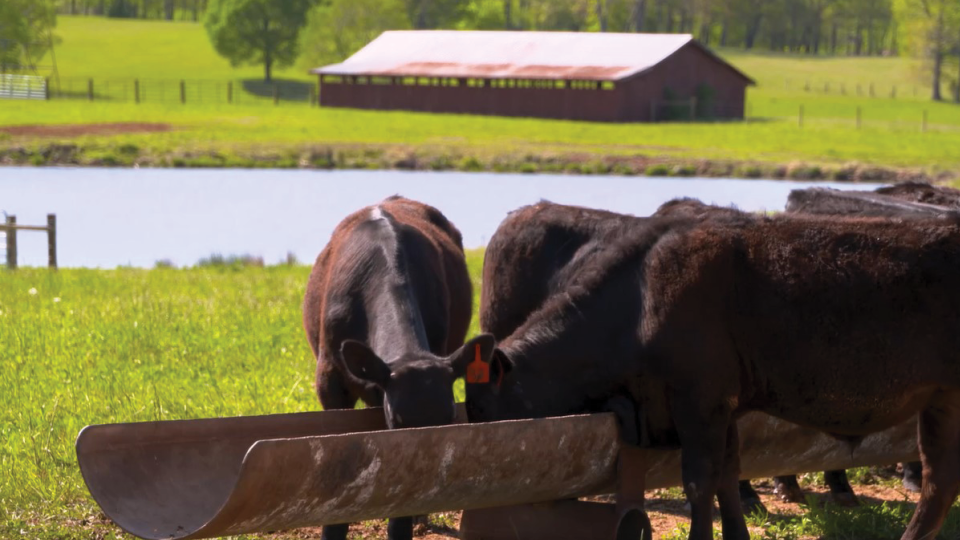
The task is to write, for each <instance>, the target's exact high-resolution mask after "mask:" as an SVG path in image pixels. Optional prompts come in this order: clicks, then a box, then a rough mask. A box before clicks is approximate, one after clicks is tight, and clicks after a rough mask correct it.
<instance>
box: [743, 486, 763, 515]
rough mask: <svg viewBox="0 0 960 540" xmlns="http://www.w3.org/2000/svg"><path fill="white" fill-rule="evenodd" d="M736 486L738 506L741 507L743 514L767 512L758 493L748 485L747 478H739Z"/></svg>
mask: <svg viewBox="0 0 960 540" xmlns="http://www.w3.org/2000/svg"><path fill="white" fill-rule="evenodd" d="M737 488H738V489H739V490H740V506H742V507H743V513H744V514H753V513H754V512H760V513H761V514H764V513H766V512H767V507H766V506H764V505H763V501H761V500H760V495H759V494H757V492H756V490H754V489H753V486H751V485H750V481H749V480H740V482H739V483H738V484H737Z"/></svg>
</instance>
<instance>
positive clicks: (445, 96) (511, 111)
mask: <svg viewBox="0 0 960 540" xmlns="http://www.w3.org/2000/svg"><path fill="white" fill-rule="evenodd" d="M391 79H392V80H393V81H394V82H392V83H391V84H370V83H368V84H357V82H356V80H357V78H356V77H342V80H343V82H340V83H336V84H330V83H328V82H326V81H324V80H323V77H321V82H320V104H321V105H322V106H326V107H353V108H359V109H384V110H406V111H426V112H445V113H466V114H485V115H497V116H526V117H539V118H557V119H570V120H593V121H602V122H616V121H621V120H622V113H623V111H622V108H623V107H622V105H623V102H624V96H625V91H624V88H623V87H622V86H621V85H619V84H617V85H615V87H614V89H612V90H604V89H586V90H584V89H573V88H570V85H569V84H568V85H567V88H564V89H557V88H550V89H543V88H493V87H491V86H490V85H489V81H487V82H486V84H485V86H484V87H483V88H476V87H470V86H468V85H467V82H466V79H457V86H445V85H442V84H437V85H420V84H416V85H407V84H403V83H402V82H401V81H402V78H400V77H392V78H391ZM447 80H449V79H447ZM440 81H441V82H442V80H440ZM598 84H599V83H598Z"/></svg>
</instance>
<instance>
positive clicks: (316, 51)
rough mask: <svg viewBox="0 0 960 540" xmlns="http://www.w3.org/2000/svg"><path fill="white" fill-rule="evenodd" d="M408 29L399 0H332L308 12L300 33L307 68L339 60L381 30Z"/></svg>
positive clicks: (405, 16) (358, 48)
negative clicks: (304, 26)
mask: <svg viewBox="0 0 960 540" xmlns="http://www.w3.org/2000/svg"><path fill="white" fill-rule="evenodd" d="M409 28H410V21H409V19H407V12H406V9H405V8H404V5H403V3H402V1H401V0H331V2H330V3H329V4H324V5H319V6H317V7H316V8H314V9H313V10H312V11H311V12H310V16H309V18H308V20H307V26H306V28H304V30H303V33H302V36H301V40H300V42H301V49H302V50H303V56H302V57H301V64H303V66H304V67H306V68H311V67H317V66H322V65H324V64H332V63H334V62H340V61H342V60H344V59H345V58H347V57H348V56H350V55H351V54H353V53H355V52H357V51H358V50H360V48H362V47H363V46H364V45H366V44H367V43H369V42H370V41H371V40H373V39H374V38H375V37H377V36H379V35H380V34H381V33H382V32H383V31H384V30H406V29H409Z"/></svg>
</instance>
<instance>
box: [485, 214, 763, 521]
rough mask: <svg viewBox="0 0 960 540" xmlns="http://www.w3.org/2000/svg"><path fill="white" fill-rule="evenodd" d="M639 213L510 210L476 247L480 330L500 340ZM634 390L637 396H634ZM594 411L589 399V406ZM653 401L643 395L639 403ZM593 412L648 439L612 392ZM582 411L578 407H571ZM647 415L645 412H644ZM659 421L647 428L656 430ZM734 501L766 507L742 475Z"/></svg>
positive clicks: (754, 508) (751, 508) (637, 221)
mask: <svg viewBox="0 0 960 540" xmlns="http://www.w3.org/2000/svg"><path fill="white" fill-rule="evenodd" d="M738 215H740V211H739V210H736V209H734V208H724V207H717V206H711V205H706V204H703V203H702V202H700V201H699V200H696V199H691V198H681V199H675V200H672V201H669V202H667V203H665V204H663V205H661V206H660V207H659V208H658V209H657V211H656V212H655V213H654V214H653V217H664V216H673V217H682V218H687V219H694V220H701V219H708V218H710V217H712V216H727V217H730V216H738ZM647 221H649V220H648V219H647V218H640V217H635V216H632V215H628V214H619V213H614V212H609V211H605V210H597V209H592V208H584V207H578V206H567V205H561V204H554V203H551V202H548V201H541V202H540V203H538V204H534V205H530V206H526V207H523V208H520V209H518V210H515V211H513V212H511V213H510V215H509V216H508V217H507V218H506V219H505V220H504V221H503V222H502V223H501V224H500V226H499V227H498V228H497V231H496V232H495V233H494V235H493V236H492V237H491V239H490V242H489V243H488V245H487V248H486V251H485V252H484V264H483V283H484V286H483V287H482V288H481V295H480V327H481V328H482V329H483V331H484V332H488V333H490V334H492V335H493V337H494V338H496V339H497V340H502V339H504V338H506V337H507V336H509V335H510V334H512V333H513V332H514V331H515V330H516V329H517V328H518V327H519V326H520V325H521V324H523V322H524V321H525V320H526V319H527V317H529V316H530V314H531V313H533V312H534V311H536V310H537V308H539V307H540V306H541V305H542V304H543V303H544V302H545V301H546V300H547V298H549V296H550V295H551V294H554V293H556V292H558V291H561V290H562V289H563V286H564V279H565V278H566V277H568V275H569V274H570V273H571V268H576V265H574V264H572V263H574V262H579V261H581V260H584V259H586V258H589V257H591V256H594V255H595V254H596V253H598V252H599V250H600V249H601V248H602V246H603V244H604V243H605V242H610V241H612V239H614V238H615V237H616V236H617V235H618V234H620V232H621V231H622V230H623V229H624V228H626V227H629V226H643V224H644V223H646V222H647ZM638 394H639V396H638ZM642 394H643V393H642V392H639V391H638V390H637V389H636V388H626V389H625V396H623V397H626V396H629V398H630V400H632V401H634V402H636V401H638V400H642V399H643V398H642ZM591 406H592V407H594V408H595V409H596V408H597V406H596V404H595V403H594V404H591ZM656 406H657V403H656V402H652V401H650V400H645V403H644V408H646V409H650V408H651V407H656ZM599 409H600V410H611V411H613V412H615V413H616V414H617V417H618V420H619V421H620V425H621V428H622V430H623V436H624V439H625V440H627V441H630V442H641V443H644V444H650V441H649V440H641V438H643V437H645V436H646V437H649V430H646V432H644V430H643V429H642V427H641V426H640V422H639V419H638V418H637V410H636V406H635V405H631V404H629V403H627V402H625V401H624V399H623V398H622V397H620V396H612V397H610V398H609V399H608V400H607V401H606V402H604V404H603V405H602V406H600V407H599ZM579 412H586V411H579ZM648 417H649V416H648ZM663 429H664V426H660V429H659V430H657V429H654V431H662V430H663ZM740 489H741V493H740V498H741V501H742V503H743V507H744V511H745V512H747V513H753V512H758V511H759V512H766V507H765V506H764V504H763V502H762V501H761V500H760V496H759V495H758V494H757V493H756V491H754V490H753V488H752V487H751V486H750V481H749V480H744V481H743V482H742V483H741V486H740Z"/></svg>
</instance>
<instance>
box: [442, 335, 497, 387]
mask: <svg viewBox="0 0 960 540" xmlns="http://www.w3.org/2000/svg"><path fill="white" fill-rule="evenodd" d="M496 346H497V340H495V339H493V336H492V335H490V334H480V335H479V336H477V337H475V338H473V339H471V340H470V341H468V342H466V343H464V345H463V347H460V348H459V349H457V351H456V352H454V353H453V354H451V355H450V356H448V357H447V364H448V365H449V366H450V367H451V368H452V369H453V376H454V377H457V378H460V377H463V376H464V375H465V374H466V373H467V369H468V366H470V365H471V364H473V363H475V362H480V364H475V365H477V366H480V365H486V366H487V367H488V368H489V365H490V359H491V357H492V356H493V350H494V348H495V347H496Z"/></svg>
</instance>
